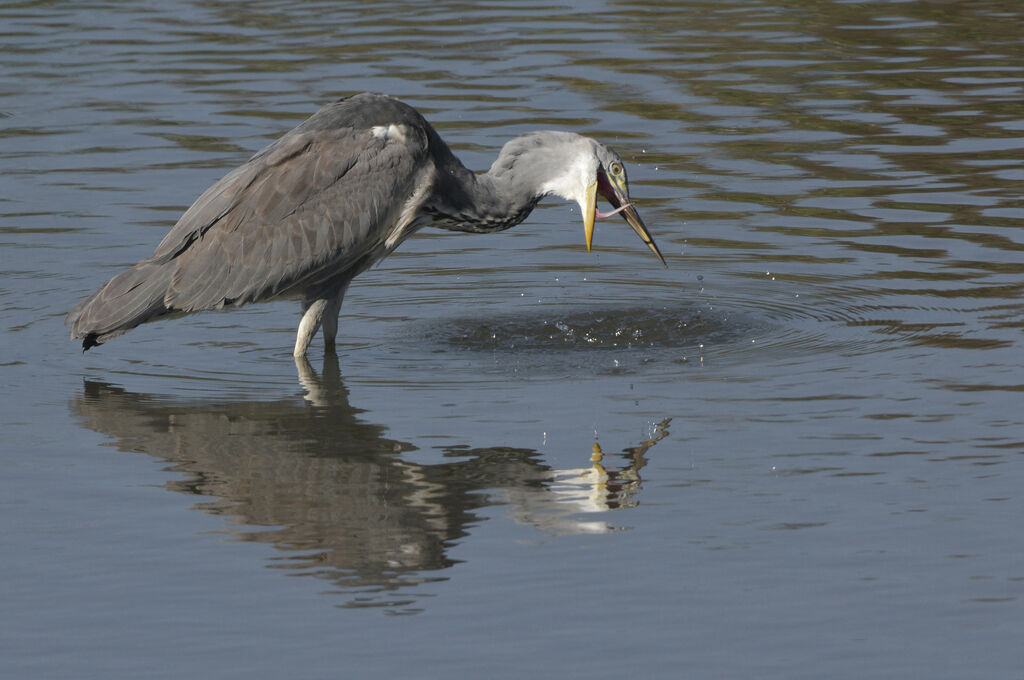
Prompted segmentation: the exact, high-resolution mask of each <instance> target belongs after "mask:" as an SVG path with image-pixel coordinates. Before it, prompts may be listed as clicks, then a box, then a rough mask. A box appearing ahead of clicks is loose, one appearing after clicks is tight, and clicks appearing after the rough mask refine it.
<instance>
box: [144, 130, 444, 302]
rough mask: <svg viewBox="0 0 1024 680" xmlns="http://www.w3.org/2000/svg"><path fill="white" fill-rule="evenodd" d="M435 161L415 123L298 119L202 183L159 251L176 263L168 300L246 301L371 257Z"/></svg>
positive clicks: (377, 253) (326, 275) (335, 273)
mask: <svg viewBox="0 0 1024 680" xmlns="http://www.w3.org/2000/svg"><path fill="white" fill-rule="evenodd" d="M428 171H432V168H431V162H430V159H429V155H428V142H427V136H426V134H425V132H424V131H423V130H421V129H418V128H415V127H410V128H406V129H405V134H404V135H402V136H401V137H400V138H398V139H395V138H393V137H390V136H387V135H380V134H374V131H373V130H372V129H366V128H362V129H355V128H347V127H346V128H331V129H323V128H321V129H313V130H303V128H302V127H300V128H297V129H296V130H294V131H292V132H291V133H289V134H287V135H285V136H284V137H282V138H281V139H280V140H278V141H277V142H275V143H274V144H272V145H270V146H269V147H267V148H266V149H264V150H263V151H261V152H260V153H258V154H256V155H255V156H253V158H252V159H251V160H250V161H249V162H248V163H246V164H245V165H243V166H242V167H240V168H238V169H236V170H234V171H232V172H231V173H229V174H228V175H227V176H225V177H224V178H223V179H221V180H220V181H219V182H217V183H216V184H214V185H213V186H212V187H210V188H209V189H208V190H207V191H206V192H204V193H203V194H202V195H201V196H200V197H199V198H198V199H197V200H196V202H195V203H194V204H193V205H192V206H191V207H190V208H189V209H188V210H187V211H186V212H185V214H184V215H182V217H181V219H180V220H178V223H177V224H176V225H175V226H174V228H173V229H172V230H171V231H170V232H169V233H168V234H167V236H166V237H165V238H164V240H163V241H162V242H161V243H160V245H159V246H158V247H157V250H156V252H155V253H154V255H153V258H151V259H154V260H158V261H165V262H170V261H173V262H174V265H175V270H174V274H173V276H172V279H171V283H170V286H169V288H168V290H167V293H166V294H165V296H164V304H165V305H166V306H167V308H168V309H170V310H175V311H176V310H180V311H186V312H188V311H194V310H199V309H209V308H214V307H221V306H224V305H226V304H244V303H246V302H252V301H255V300H260V299H267V298H271V297H274V296H276V295H280V294H284V293H288V292H290V291H292V290H294V289H298V288H301V287H305V286H308V285H313V284H315V283H317V282H323V281H327V280H329V279H330V278H332V277H336V276H338V275H339V274H342V273H344V272H345V271H346V270H348V269H350V268H353V267H357V266H360V264H361V261H363V262H366V261H367V260H369V262H366V264H367V265H368V264H369V263H371V262H372V261H373V260H375V259H378V258H379V257H381V256H383V255H384V254H386V251H387V247H385V245H384V243H385V241H386V240H387V238H388V236H389V233H390V232H391V230H392V229H394V228H395V225H396V223H397V222H398V221H399V217H400V216H401V215H402V214H403V210H407V209H408V204H409V201H410V199H411V198H412V197H413V196H414V195H416V194H418V193H422V192H417V187H418V186H420V187H422V177H423V176H424V173H426V172H428ZM389 245H390V244H389ZM363 266H366V265H363ZM352 273H353V275H354V274H355V273H358V272H352Z"/></svg>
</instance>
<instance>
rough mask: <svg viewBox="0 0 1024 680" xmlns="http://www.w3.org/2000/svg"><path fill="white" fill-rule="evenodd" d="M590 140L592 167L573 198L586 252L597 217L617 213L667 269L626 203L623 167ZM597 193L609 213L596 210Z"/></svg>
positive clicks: (612, 152) (610, 152) (615, 154)
mask: <svg viewBox="0 0 1024 680" xmlns="http://www.w3.org/2000/svg"><path fill="white" fill-rule="evenodd" d="M590 141H591V142H592V143H593V147H594V151H593V153H594V160H595V161H596V164H595V167H594V168H593V170H592V171H591V173H590V178H589V179H588V181H587V182H586V186H585V188H584V190H583V194H582V196H578V197H577V198H576V200H577V202H578V203H579V206H580V211H581V212H582V213H583V234H584V237H585V238H586V241H587V252H590V247H591V244H592V243H593V240H594V221H595V220H596V219H597V218H605V217H611V216H612V215H615V214H621V215H622V217H623V218H624V219H625V220H626V222H627V223H628V224H629V226H631V227H633V231H635V232H636V235H637V236H639V237H640V239H641V240H642V241H643V242H644V243H646V244H647V246H648V247H649V248H650V249H651V251H652V252H653V253H654V254H655V255H657V256H658V259H659V260H661V263H662V264H663V265H665V266H668V265H667V264H666V263H665V258H664V257H662V256H661V251H660V250H658V246H657V245H656V244H655V243H654V239H653V238H652V237H651V233H650V232H649V231H647V227H646V226H645V225H644V221H643V220H642V219H640V215H639V213H637V211H636V208H635V207H633V204H632V202H631V201H630V200H629V182H628V180H627V179H626V166H625V165H623V163H622V159H621V158H619V154H617V153H615V152H614V151H613V150H612V149H609V148H608V147H606V146H604V145H603V144H601V143H600V142H596V141H593V140H590ZM598 194H600V195H601V196H602V197H603V198H604V199H605V200H606V201H608V203H609V204H611V206H612V208H613V210H611V211H610V212H607V213H605V212H601V211H600V210H598V209H597V195H598Z"/></svg>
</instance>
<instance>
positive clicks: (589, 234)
mask: <svg viewBox="0 0 1024 680" xmlns="http://www.w3.org/2000/svg"><path fill="white" fill-rule="evenodd" d="M583 202H584V204H583V205H581V206H580V209H581V210H582V211H583V236H584V237H585V238H586V239H587V252H588V253H589V252H590V246H591V244H592V243H593V241H594V217H595V216H596V215H597V182H594V183H593V184H591V185H590V186H589V187H587V193H586V194H585V195H584V197H583Z"/></svg>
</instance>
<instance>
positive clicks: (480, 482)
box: [71, 359, 668, 613]
mask: <svg viewBox="0 0 1024 680" xmlns="http://www.w3.org/2000/svg"><path fill="white" fill-rule="evenodd" d="M299 366H300V375H301V376H302V379H303V384H304V389H305V390H306V395H305V396H298V395H296V396H294V397H292V398H283V399H278V400H274V401H263V402H253V401H210V400H178V401H173V400H168V399H166V398H164V397H158V396H156V395H149V394H139V393H132V392H128V391H126V390H124V389H122V388H120V387H116V386H113V385H109V384H106V383H101V382H92V381H87V382H86V383H85V386H84V389H83V391H82V392H81V393H79V394H76V395H75V397H74V398H73V400H72V403H71V409H72V412H73V413H74V415H75V416H76V417H78V418H79V419H80V420H81V421H82V423H83V424H84V425H85V426H86V427H88V428H90V429H92V430H95V431H97V432H101V433H104V434H106V435H108V436H110V437H112V438H114V439H115V441H116V445H117V447H118V448H119V449H121V450H123V451H133V452H143V453H146V454H149V455H151V456H154V457H156V458H159V459H161V460H163V461H166V462H168V463H170V464H171V465H172V466H173V470H174V471H175V472H177V473H178V474H180V475H181V476H182V478H181V479H176V480H174V481H170V482H168V483H167V485H166V486H167V488H168V489H171V490H173V491H177V492H179V493H184V494H191V495H195V496H197V497H201V498H202V502H201V503H199V504H198V505H197V506H196V507H197V508H199V509H201V510H203V511H204V512H207V513H210V514H214V515H220V516H225V517H230V518H232V519H233V520H234V522H233V524H232V525H231V526H230V527H229V528H228V529H227V532H228V533H229V534H231V535H233V536H234V537H236V538H237V539H239V540H247V541H259V542H265V543H269V544H271V545H273V546H274V547H275V549H276V550H277V551H279V552H278V554H277V555H276V556H275V557H274V558H273V559H272V563H271V566H273V567H277V568H282V569H286V570H288V571H290V572H292V573H301V574H311V575H315V576H317V577H320V578H323V579H326V580H329V581H331V582H333V583H334V584H335V585H336V586H337V587H338V589H339V590H340V591H341V592H342V593H343V594H344V595H345V598H346V602H345V603H344V606H384V607H389V608H390V609H391V610H392V611H395V612H399V613H405V612H415V611H417V604H416V603H417V602H418V599H419V597H420V596H421V595H422V592H419V591H417V590H416V587H417V586H421V585H422V584H424V583H427V582H431V581H436V580H443V579H445V578H446V577H445V576H444V571H445V570H446V569H447V568H448V567H450V566H452V565H453V564H455V562H456V560H454V559H453V558H451V557H449V555H448V552H449V548H450V547H451V546H452V545H453V544H455V543H457V542H459V541H461V540H462V539H464V538H465V537H466V536H468V535H469V533H470V528H471V527H472V526H473V525H474V524H476V523H478V522H480V521H482V520H483V515H482V514H478V512H479V511H480V509H481V508H486V507H489V506H494V505H505V506H509V507H510V511H509V514H510V516H511V517H512V518H513V519H514V520H515V521H517V522H520V523H524V524H529V525H532V526H534V527H536V528H537V529H538V530H540V531H542V532H545V533H546V534H572V533H593V532H603V531H610V530H612V529H614V528H615V527H613V526H612V525H611V524H609V523H606V522H604V521H597V520H595V519H594V518H595V515H594V514H593V513H598V512H604V511H608V510H615V509H621V508H626V507H630V506H632V505H634V504H635V503H636V497H637V494H639V492H640V488H641V487H640V484H641V481H640V470H641V469H642V468H643V466H644V465H645V463H646V458H645V454H646V453H647V451H648V449H650V447H651V446H653V445H654V444H655V443H657V441H659V440H660V439H662V438H664V437H665V436H666V435H667V425H668V421H665V422H663V423H661V424H660V425H659V426H658V428H657V432H656V434H655V436H653V437H651V438H650V439H649V440H648V441H645V442H642V443H641V444H640V445H639V446H636V447H633V448H630V449H626V450H625V452H624V453H622V454H611V455H609V454H603V453H602V454H600V455H599V458H600V459H599V460H596V461H595V462H591V463H590V464H589V465H584V466H582V467H580V468H579V469H575V470H558V469H554V468H552V467H551V466H550V465H548V464H546V463H545V462H544V459H543V456H542V455H541V454H540V453H539V452H537V451H535V450H532V449H524V448H512V447H505V446H493V447H486V448H460V447H457V446H455V447H449V448H443V449H441V454H442V455H441V458H442V460H441V462H438V463H435V464H420V463H415V462H411V461H409V460H407V459H406V457H404V456H403V453H404V452H407V451H411V450H414V449H415V448H416V447H415V446H414V445H412V444H411V443H408V442H402V441H398V440H395V439H391V438H388V437H387V436H386V428H385V427H383V426H381V425H376V424H373V423H369V422H366V421H365V420H364V419H362V418H361V417H360V410H359V409H357V408H355V407H353V406H351V405H350V404H349V400H348V390H347V389H346V387H345V385H344V382H343V381H342V379H341V376H340V374H339V372H338V370H337V365H336V363H335V362H333V361H332V360H331V359H328V360H327V362H326V365H325V370H324V375H323V376H322V377H321V376H320V375H317V373H316V372H315V371H314V370H313V369H312V367H310V366H309V365H308V363H304V360H303V362H300V364H299ZM586 456H587V454H586V453H583V454H582V455H581V459H582V461H585V460H586Z"/></svg>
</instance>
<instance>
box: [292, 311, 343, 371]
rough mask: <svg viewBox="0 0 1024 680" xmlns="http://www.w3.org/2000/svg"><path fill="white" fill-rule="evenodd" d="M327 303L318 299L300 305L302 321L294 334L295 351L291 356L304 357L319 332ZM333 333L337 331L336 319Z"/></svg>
mask: <svg viewBox="0 0 1024 680" xmlns="http://www.w3.org/2000/svg"><path fill="white" fill-rule="evenodd" d="M329 302H330V301H329V300H326V299H324V298H320V299H318V300H313V301H312V302H308V301H307V302H306V303H305V304H303V305H302V306H303V308H304V311H303V314H302V321H300V322H299V331H298V333H296V334H295V351H294V352H292V355H293V356H297V357H304V356H306V350H307V349H309V343H311V342H313V337H314V336H315V335H316V332H317V331H318V330H320V324H321V322H322V321H323V318H324V312H325V311H326V310H327V305H328V303H329ZM335 331H337V317H335Z"/></svg>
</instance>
